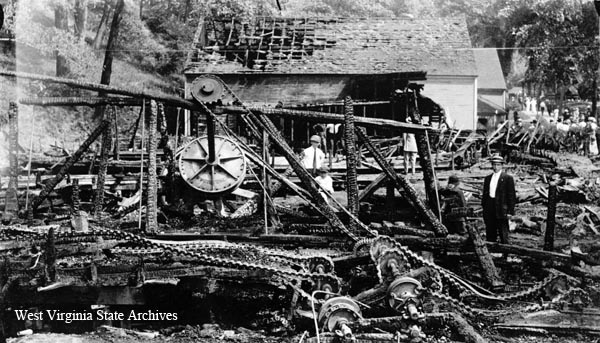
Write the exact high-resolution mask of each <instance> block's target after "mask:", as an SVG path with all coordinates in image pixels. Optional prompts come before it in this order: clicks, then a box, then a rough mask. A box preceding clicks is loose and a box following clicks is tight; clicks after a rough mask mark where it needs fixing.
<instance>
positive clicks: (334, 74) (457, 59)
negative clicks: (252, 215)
mask: <svg viewBox="0 0 600 343" xmlns="http://www.w3.org/2000/svg"><path fill="white" fill-rule="evenodd" d="M184 74H185V78H186V98H191V96H190V93H189V89H190V85H191V83H192V82H193V81H194V79H195V78H196V77H198V76H200V75H203V74H213V75H217V76H219V77H220V78H222V79H223V81H225V82H226V83H227V84H228V85H229V86H230V87H231V89H232V90H233V91H234V92H235V94H237V95H238V96H239V97H240V98H241V100H242V101H243V102H244V103H245V104H250V105H256V106H282V107H285V108H288V107H289V108H299V107H300V108H307V109H312V110H318V111H325V112H336V113H341V111H342V101H343V99H344V98H345V97H346V96H351V97H352V99H354V101H355V102H356V104H355V106H354V107H355V115H361V116H369V117H378V118H385V119H394V120H404V117H403V114H402V111H401V110H400V109H398V108H397V106H394V102H393V101H390V99H391V97H392V95H393V94H394V91H395V90H396V89H402V88H404V87H406V85H407V84H408V83H420V84H424V85H425V87H424V91H423V92H422V94H423V95H424V96H426V97H429V98H431V99H432V100H433V101H435V102H436V103H438V104H439V105H440V106H441V107H442V108H443V109H445V110H447V111H449V112H450V113H451V116H452V118H453V120H455V122H456V126H457V127H460V128H463V129H474V128H475V127H476V122H477V101H476V99H477V73H476V66H475V60H474V57H473V52H472V50H471V43H470V39H469V35H468V31H467V26H466V23H465V20H464V18H458V19H456V18H454V19H435V20H433V19H361V18H329V19H326V18H280V17H277V18H273V17H264V18H255V19H253V20H252V21H250V22H248V21H243V22H242V21H238V20H237V19H231V18H228V19H216V18H207V19H205V20H204V21H203V22H201V23H200V25H199V28H198V31H197V33H196V37H195V49H194V50H193V51H192V52H191V53H190V54H189V56H188V61H187V64H186V68H185V70H184ZM438 109H439V107H438ZM423 112H427V113H423V114H425V115H428V114H431V118H427V120H430V121H431V122H432V124H433V125H434V126H435V125H436V121H439V115H440V111H439V110H438V111H423ZM193 117H194V116H193V115H192V116H189V114H188V115H187V116H186V118H187V119H186V120H185V122H186V123H188V124H187V127H186V128H185V130H186V133H189V131H193V130H194V127H195V123H194V118H193ZM278 124H279V125H280V126H281V129H282V130H283V131H284V133H285V134H286V136H287V137H288V138H290V140H291V141H292V142H294V143H299V144H304V143H305V142H306V141H307V140H308V137H309V135H310V134H312V133H311V126H310V124H309V123H303V122H299V121H296V122H293V121H290V120H283V119H281V120H280V121H279V123H278ZM374 134H378V133H374Z"/></svg>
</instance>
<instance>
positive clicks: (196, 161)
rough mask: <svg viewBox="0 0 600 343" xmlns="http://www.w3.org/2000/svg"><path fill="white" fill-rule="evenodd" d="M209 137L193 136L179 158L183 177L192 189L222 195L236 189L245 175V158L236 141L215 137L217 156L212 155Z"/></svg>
mask: <svg viewBox="0 0 600 343" xmlns="http://www.w3.org/2000/svg"><path fill="white" fill-rule="evenodd" d="M208 140H209V138H208V136H204V137H200V138H197V139H194V140H193V141H191V142H190V143H188V144H187V145H186V146H185V147H184V148H183V150H182V152H181V155H180V157H179V171H180V173H181V177H182V178H183V179H184V180H185V182H186V183H187V184H188V185H190V186H191V187H192V188H194V189H196V190H198V191H200V192H202V193H205V194H208V195H214V196H218V195H223V194H226V193H229V192H232V191H234V190H235V189H236V188H238V187H239V186H240V184H241V183H242V182H243V181H244V178H245V177H246V159H245V157H244V153H243V151H242V149H241V148H240V146H239V145H238V144H237V143H236V142H234V141H233V140H231V139H229V138H226V137H221V136H214V141H215V143H214V144H215V158H214V160H212V161H211V159H210V158H209V148H208Z"/></svg>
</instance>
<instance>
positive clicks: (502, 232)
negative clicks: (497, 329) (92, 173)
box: [302, 135, 516, 243]
mask: <svg viewBox="0 0 600 343" xmlns="http://www.w3.org/2000/svg"><path fill="white" fill-rule="evenodd" d="M404 139H406V136H405V138H404ZM412 139H413V140H414V136H413V137H412ZM310 143H311V146H309V147H308V148H306V149H304V151H303V153H302V165H303V166H304V168H306V170H308V171H309V172H311V174H312V175H313V176H314V177H315V181H316V182H317V183H318V184H319V185H320V191H319V192H320V194H321V196H322V197H323V199H324V200H325V201H326V202H327V203H328V202H329V197H330V196H332V195H333V192H334V190H333V179H332V178H331V176H330V175H329V169H328V168H327V166H325V153H324V152H323V150H321V149H320V144H321V137H320V136H318V135H313V136H311V138H310ZM405 144H406V143H405ZM405 149H406V148H405ZM414 150H415V151H414V153H416V143H415V146H414ZM405 152H406V150H405ZM490 161H491V163H492V169H493V172H492V173H491V174H490V175H488V176H487V177H486V178H485V180H484V186H483V194H482V200H481V205H482V208H483V219H484V222H485V226H486V238H487V240H488V241H492V242H494V241H496V240H498V239H499V241H500V243H508V228H509V224H508V219H509V217H510V216H511V215H514V213H515V204H516V192H515V183H514V179H513V177H512V176H511V175H509V174H507V173H505V172H504V171H503V170H502V169H503V168H502V167H503V163H504V159H503V158H502V157H501V156H500V155H494V156H492V157H491V159H490ZM413 168H414V165H413ZM405 169H406V167H405ZM413 173H414V170H413ZM440 198H441V199H440V200H441V204H442V206H441V211H442V214H443V222H444V225H446V227H447V228H448V231H449V232H450V233H454V234H465V233H466V232H465V227H464V221H465V218H464V216H461V215H456V213H455V212H456V210H457V209H461V208H466V207H467V203H466V200H465V197H464V194H463V192H462V190H461V189H460V180H459V178H458V177H457V176H456V175H452V176H450V177H449V178H448V185H447V187H446V188H444V189H442V190H440Z"/></svg>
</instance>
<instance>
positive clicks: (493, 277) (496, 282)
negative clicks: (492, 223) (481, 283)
mask: <svg viewBox="0 0 600 343" xmlns="http://www.w3.org/2000/svg"><path fill="white" fill-rule="evenodd" d="M465 228H466V229H467V232H468V233H469V237H470V238H471V241H472V242H473V245H474V247H475V253H476V254H477V258H478V259H479V264H480V265H481V268H483V271H484V275H485V278H486V280H487V281H488V282H489V284H490V285H492V287H494V288H497V287H500V286H504V282H503V281H502V279H501V278H500V274H498V269H496V265H495V264H494V260H492V256H491V255H490V252H489V251H488V249H487V245H486V243H485V241H484V240H483V238H481V235H480V234H479V231H478V230H477V227H476V226H475V225H472V224H471V223H465Z"/></svg>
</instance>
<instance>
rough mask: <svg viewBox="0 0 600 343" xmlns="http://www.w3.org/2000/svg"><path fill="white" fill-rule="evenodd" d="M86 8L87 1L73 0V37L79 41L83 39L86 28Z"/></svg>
mask: <svg viewBox="0 0 600 343" xmlns="http://www.w3.org/2000/svg"><path fill="white" fill-rule="evenodd" d="M87 16H88V7H87V0H75V12H74V17H75V18H74V19H75V26H74V28H75V37H77V38H78V39H79V40H82V39H84V38H85V37H84V35H85V30H86V28H87Z"/></svg>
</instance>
